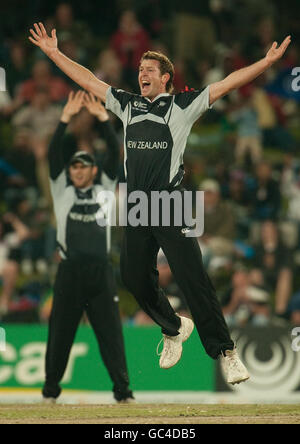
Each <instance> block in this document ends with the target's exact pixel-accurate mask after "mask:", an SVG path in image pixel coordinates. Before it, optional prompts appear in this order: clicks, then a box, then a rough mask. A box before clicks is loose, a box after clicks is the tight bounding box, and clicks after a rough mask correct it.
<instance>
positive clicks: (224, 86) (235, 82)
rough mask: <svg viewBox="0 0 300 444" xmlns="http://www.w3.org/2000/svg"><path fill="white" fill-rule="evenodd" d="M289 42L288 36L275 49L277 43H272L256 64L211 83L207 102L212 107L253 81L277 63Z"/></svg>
mask: <svg viewBox="0 0 300 444" xmlns="http://www.w3.org/2000/svg"><path fill="white" fill-rule="evenodd" d="M290 42H291V37H290V36H288V37H286V38H285V40H284V41H283V42H282V43H281V45H280V46H279V48H277V42H274V43H273V45H272V47H271V48H270V49H269V51H268V52H267V54H266V56H265V57H264V58H263V59H261V60H259V61H258V62H256V63H253V64H252V65H250V66H247V67H246V68H242V69H239V70H238V71H235V72H233V73H232V74H229V76H227V77H226V78H225V79H224V80H221V81H220V82H216V83H212V84H211V85H210V92H209V101H210V105H212V104H213V103H214V102H215V101H216V100H218V99H220V98H221V97H223V96H225V95H226V94H228V93H229V92H230V91H233V90H234V89H238V88H241V87H242V86H243V85H246V84H247V83H249V82H251V81H252V80H254V79H255V78H256V77H258V76H259V75H260V74H262V73H263V72H264V71H266V70H267V69H268V68H270V66H271V65H273V63H275V62H277V60H279V59H280V58H281V57H282V56H283V54H284V53H285V51H286V49H287V47H288V46H289V44H290Z"/></svg>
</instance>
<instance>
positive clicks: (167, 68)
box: [140, 51, 174, 94]
mask: <svg viewBox="0 0 300 444" xmlns="http://www.w3.org/2000/svg"><path fill="white" fill-rule="evenodd" d="M143 60H157V61H158V62H159V68H160V72H161V75H164V74H169V75H170V79H169V80H168V82H167V84H166V91H167V92H168V93H170V94H171V93H172V92H173V89H174V86H173V79H174V65H173V63H172V62H171V61H170V60H169V59H168V57H167V56H166V55H164V54H162V53H161V52H156V51H147V52H145V53H144V54H143V55H142V58H141V61H140V63H142V61H143Z"/></svg>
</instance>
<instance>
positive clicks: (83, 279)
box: [43, 91, 134, 402]
mask: <svg viewBox="0 0 300 444" xmlns="http://www.w3.org/2000/svg"><path fill="white" fill-rule="evenodd" d="M83 106H85V107H86V108H87V109H88V111H89V112H90V113H91V114H92V115H94V116H95V117H97V125H98V126H99V129H100V131H101V135H102V136H104V138H105V140H106V143H107V153H106V156H105V158H104V159H103V162H102V165H101V167H102V173H101V184H100V183H99V184H97V183H95V182H96V180H95V179H96V176H97V173H98V167H97V165H96V161H95V159H94V157H93V155H91V154H89V153H87V152H85V151H77V152H76V147H75V146H74V145H73V146H68V145H66V143H65V138H64V133H65V131H66V128H67V125H68V123H69V122H70V120H71V118H72V116H74V115H75V114H77V113H78V112H79V111H80V109H81V108H82V107H83ZM118 165H119V143H118V140H117V137H116V135H115V132H114V129H113V127H112V125H111V123H110V122H109V117H108V113H107V111H106V110H105V108H104V106H103V105H102V104H101V102H100V100H99V99H96V98H95V97H94V96H92V95H91V94H90V95H88V94H86V93H85V92H83V91H78V92H77V93H76V94H74V93H73V92H71V93H70V95H69V99H68V102H67V104H66V105H65V107H64V109H63V112H62V116H61V120H60V123H59V125H58V127H57V129H56V132H55V134H54V136H53V139H52V140H51V143H50V147H49V166H50V185H51V193H52V197H53V203H54V211H55V215H56V221H57V241H58V245H59V252H60V256H61V258H62V261H61V262H60V264H59V269H58V272H57V276H56V281H55V285H54V298H53V308H52V313H51V317H50V323H49V337H48V344H47V353H46V382H45V385H44V388H43V397H44V399H45V400H48V401H51V402H54V400H56V399H57V398H58V396H59V395H60V393H61V388H60V386H59V383H60V381H61V379H62V377H63V375H64V372H65V369H66V366H67V362H68V358H69V353H70V350H71V347H72V344H73V341H74V337H75V333H76V330H77V327H78V325H79V322H80V320H81V318H82V315H83V312H86V314H87V317H88V319H89V321H90V323H91V326H92V328H93V330H94V332H95V335H96V338H97V341H98V345H99V349H100V353H101V355H102V358H103V361H104V364H105V366H106V368H107V370H108V373H109V375H110V378H111V380H112V382H113V384H114V386H113V393H114V397H115V399H116V401H118V402H130V401H132V400H133V399H134V398H133V395H132V392H131V391H130V390H129V378H128V372H127V365H126V358H125V351H124V341H123V334H122V325H121V320H120V314H119V309H118V298H117V293H116V285H115V280H114V276H113V269H112V266H111V264H110V262H109V245H110V239H109V231H108V228H109V227H100V226H99V225H98V223H97V219H96V218H97V212H98V211H99V209H100V206H99V204H98V203H97V195H98V193H99V192H100V191H102V190H110V191H114V190H115V187H116V182H117V171H118ZM67 170H68V174H67ZM68 176H69V177H68Z"/></svg>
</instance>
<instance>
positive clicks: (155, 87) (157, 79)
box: [139, 60, 169, 100]
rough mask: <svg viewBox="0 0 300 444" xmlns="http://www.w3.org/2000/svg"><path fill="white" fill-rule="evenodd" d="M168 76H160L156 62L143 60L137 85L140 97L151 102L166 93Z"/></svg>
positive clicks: (157, 62)
mask: <svg viewBox="0 0 300 444" xmlns="http://www.w3.org/2000/svg"><path fill="white" fill-rule="evenodd" d="M168 80H169V74H164V75H162V74H161V72H160V66H159V61H158V60H143V61H142V63H141V64H140V69H139V85H140V90H141V95H142V96H143V97H148V99H150V100H153V99H154V98H155V97H156V96H158V95H159V94H162V93H165V92H166V83H167V82H168Z"/></svg>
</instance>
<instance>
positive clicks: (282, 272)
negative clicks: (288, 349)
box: [254, 221, 293, 315]
mask: <svg viewBox="0 0 300 444" xmlns="http://www.w3.org/2000/svg"><path fill="white" fill-rule="evenodd" d="M255 252H256V255H255V258H254V267H255V272H256V274H257V275H260V276H261V281H262V282H263V284H264V285H265V286H266V287H267V288H269V289H270V291H271V292H272V293H273V294H274V312H275V314H276V315H284V314H285V313H286V311H287V307H288V303H289V300H290V297H291V294H292V286H293V254H292V251H291V250H290V249H289V248H287V247H286V246H285V245H284V244H283V242H282V239H281V238H280V234H279V230H278V227H277V225H276V224H275V223H274V222H273V221H265V222H263V224H262V226H261V238H260V242H259V244H258V245H256V248H255Z"/></svg>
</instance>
